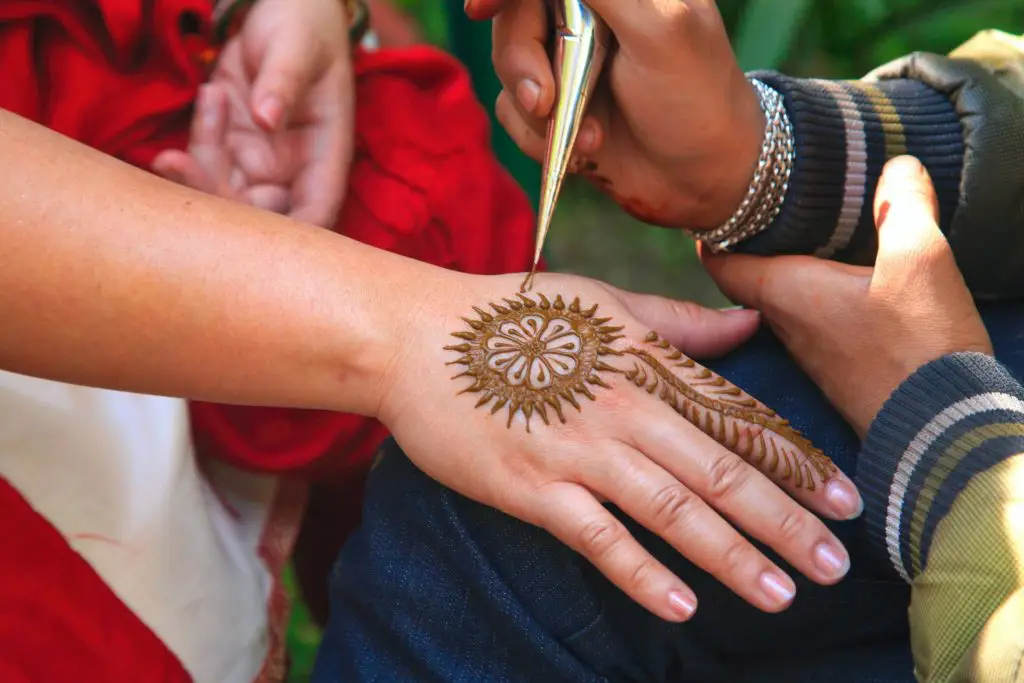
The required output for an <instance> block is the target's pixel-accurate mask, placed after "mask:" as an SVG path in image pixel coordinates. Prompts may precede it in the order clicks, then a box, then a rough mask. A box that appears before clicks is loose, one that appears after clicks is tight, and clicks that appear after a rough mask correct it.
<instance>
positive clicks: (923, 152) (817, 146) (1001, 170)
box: [738, 31, 1024, 298]
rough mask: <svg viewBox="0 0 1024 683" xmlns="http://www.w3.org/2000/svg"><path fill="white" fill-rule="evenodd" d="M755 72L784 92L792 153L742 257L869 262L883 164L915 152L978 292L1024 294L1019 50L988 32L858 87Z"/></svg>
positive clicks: (1023, 65) (1023, 49)
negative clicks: (786, 184) (765, 220)
mask: <svg viewBox="0 0 1024 683" xmlns="http://www.w3.org/2000/svg"><path fill="white" fill-rule="evenodd" d="M752 75H754V76H756V77H758V78H760V79H762V80H763V81H765V82H766V83H768V84H769V85H771V86H772V87H773V88H775V89H776V90H778V91H779V92H781V93H782V94H783V96H784V98H785V104H786V109H787V112H788V113H789V116H790V119H791V121H792V122H793V126H794V135H795V138H796V151H797V155H796V162H795V165H794V172H793V179H792V182H791V185H790V188H789V191H788V193H787V195H786V199H785V202H784V204H783V208H782V212H781V213H780V215H779V217H778V219H777V220H776V221H775V223H774V224H773V225H772V226H771V227H770V228H769V229H768V230H767V231H765V232H764V233H762V234H761V235H758V236H757V237H755V238H753V239H751V240H749V241H747V242H745V243H744V244H742V245H741V246H740V247H738V251H746V252H748V253H757V254H779V253H801V254H815V255H817V256H820V257H823V258H832V259H836V260H840V261H844V262H847V263H857V264H870V263H871V262H872V260H873V257H874V254H875V250H876V248H877V240H876V236H875V230H874V224H873V217H872V211H873V203H874V191H875V186H876V185H877V182H878V178H879V176H880V173H881V170H882V167H883V166H884V165H885V162H886V161H888V160H889V159H891V158H893V157H895V156H899V155H901V154H912V155H914V156H916V157H918V158H919V159H921V161H922V162H923V163H924V165H925V166H926V167H927V168H928V171H929V173H930V174H931V176H932V179H933V181H934V182H935V186H936V190H937V192H938V195H939V204H940V214H941V225H942V229H943V232H945V233H946V235H947V236H948V238H949V240H950V244H951V245H952V247H953V250H954V253H955V254H956V256H957V260H958V263H959V264H960V267H961V269H962V270H963V272H964V276H965V278H966V279H967V282H968V285H969V286H970V287H971V289H972V291H973V292H974V293H975V295H976V296H978V297H979V298H1007V297H1017V296H1024V41H1021V40H1020V39H1018V38H1016V37H1013V36H1009V35H1007V34H1004V33H1000V32H997V31H986V32H984V33H981V34H978V35H977V36H975V37H974V38H972V39H971V40H970V41H968V42H967V43H965V44H964V45H962V46H961V47H959V48H957V49H956V50H954V51H953V52H952V53H950V55H948V56H940V55H935V54H925V53H915V54H912V55H909V56H907V57H903V58H901V59H899V60H896V61H895V62H892V63H890V64H887V65H885V66H882V67H880V68H879V69H876V70H875V71H873V72H872V73H871V74H869V75H868V76H866V77H865V78H863V79H861V80H858V81H823V80H817V79H797V78H790V77H787V76H784V75H782V74H778V73H775V72H758V73H754V74H752Z"/></svg>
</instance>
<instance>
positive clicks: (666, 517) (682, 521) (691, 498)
mask: <svg viewBox="0 0 1024 683" xmlns="http://www.w3.org/2000/svg"><path fill="white" fill-rule="evenodd" d="M651 503H652V505H653V506H654V518H655V519H656V520H657V521H658V522H659V523H661V525H662V526H663V527H665V528H667V527H670V526H686V525H687V524H688V522H689V520H690V519H691V518H692V517H693V515H694V514H695V513H696V511H697V509H698V508H699V507H700V505H701V501H700V499H699V498H698V497H697V496H696V495H694V493H693V492H692V491H690V490H688V489H687V488H685V487H684V486H682V485H680V484H673V485H672V486H666V487H665V488H663V489H661V490H660V491H658V493H657V494H655V496H654V498H653V499H652V501H651Z"/></svg>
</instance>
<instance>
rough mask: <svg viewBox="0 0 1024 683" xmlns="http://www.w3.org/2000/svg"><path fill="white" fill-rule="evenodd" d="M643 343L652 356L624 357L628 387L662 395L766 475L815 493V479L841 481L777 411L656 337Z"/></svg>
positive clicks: (628, 352) (634, 351) (627, 353)
mask: <svg viewBox="0 0 1024 683" xmlns="http://www.w3.org/2000/svg"><path fill="white" fill-rule="evenodd" d="M644 343H645V344H647V345H649V346H650V347H651V348H652V350H653V351H649V350H647V349H640V348H635V347H629V348H627V349H625V350H624V351H621V352H620V353H621V355H622V356H623V357H630V358H632V359H633V360H634V364H633V367H632V368H631V369H630V370H627V371H626V372H625V378H626V380H627V381H629V382H632V383H633V384H634V385H635V386H637V387H639V388H641V389H644V390H646V391H647V393H649V394H651V395H654V394H657V395H658V398H659V399H661V400H662V401H664V402H665V403H667V404H668V405H669V406H670V407H671V408H672V409H673V410H675V411H676V412H677V413H678V414H679V415H681V416H682V417H684V418H686V419H687V420H688V421H689V422H690V423H692V424H693V425H695V426H696V427H697V428H698V429H700V430H701V431H703V432H704V433H705V434H707V435H708V436H710V437H711V438H713V439H714V440H715V441H717V442H718V443H720V444H722V445H723V446H725V447H726V448H728V449H729V450H731V451H733V452H734V453H736V454H737V455H739V456H741V457H742V458H744V459H746V460H747V461H748V462H750V463H751V464H752V465H755V466H756V467H758V468H759V469H761V470H762V471H764V472H767V473H769V474H778V475H779V477H780V478H781V479H782V480H784V481H789V480H790V479H792V480H793V484H794V485H795V486H796V487H797V488H807V489H809V490H811V491H814V490H815V488H816V483H815V476H814V475H817V478H818V479H819V480H821V481H822V482H827V481H828V480H829V479H831V478H832V477H833V476H835V475H836V473H837V469H836V466H835V463H833V462H832V460H831V459H830V458H829V457H828V456H827V455H825V454H824V453H822V452H821V450H820V449H818V448H816V447H815V446H814V445H813V444H811V442H810V441H809V440H808V439H807V438H806V437H805V436H804V435H803V434H801V433H800V432H798V431H797V430H796V429H794V428H793V427H792V426H791V425H790V424H789V421H788V420H785V419H783V418H782V417H780V416H779V415H778V413H776V412H775V411H774V410H772V409H771V408H769V407H768V406H766V405H765V404H763V403H761V402H760V401H758V400H757V399H755V398H754V397H753V396H751V395H750V394H748V393H746V392H745V391H743V390H742V389H740V388H739V387H738V386H736V385H735V384H732V383H731V382H729V381H728V380H726V379H725V378H724V377H722V376H720V375H717V374H715V373H714V372H712V371H711V370H709V369H707V368H705V367H703V366H701V365H699V364H697V363H696V362H695V361H693V360H692V359H690V358H688V357H687V356H686V355H684V354H683V353H682V352H681V351H679V350H678V349H676V348H673V347H672V345H671V344H669V343H668V342H667V341H666V340H664V339H662V338H661V337H660V336H658V334H657V333H655V332H651V333H650V334H648V335H647V338H646V339H645V340H644ZM656 354H657V355H656ZM659 356H660V357H659Z"/></svg>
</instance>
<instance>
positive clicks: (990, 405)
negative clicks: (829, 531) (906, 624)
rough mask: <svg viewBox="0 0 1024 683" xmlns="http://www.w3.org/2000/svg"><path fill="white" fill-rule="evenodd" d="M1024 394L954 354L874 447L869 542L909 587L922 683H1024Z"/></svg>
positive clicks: (974, 358)
mask: <svg viewBox="0 0 1024 683" xmlns="http://www.w3.org/2000/svg"><path fill="white" fill-rule="evenodd" d="M1021 453H1024V388H1022V387H1021V386H1020V385H1019V384H1018V383H1017V382H1016V380H1014V379H1013V378H1012V377H1010V375H1009V374H1008V373H1007V372H1006V371H1005V370H1003V369H1002V367H1001V366H1000V365H999V364H998V363H997V362H996V361H994V360H993V359H991V358H989V357H987V356H982V355H980V354H957V355H955V356H950V357H947V358H944V359H941V360H939V361H936V362H935V363H932V364H930V365H928V366H926V367H925V368H922V369H921V370H920V371H918V372H917V373H915V375H914V376H913V377H911V378H910V379H909V380H908V381H907V382H905V383H904V384H903V385H902V386H901V387H900V388H899V389H898V390H897V391H896V392H895V393H894V395H893V397H892V398H891V399H890V400H889V402H888V403H887V404H886V407H885V408H884V409H883V410H882V412H881V413H880V415H879V416H878V418H876V420H875V422H874V424H872V427H871V430H870V432H869V434H868V437H867V439H866V440H865V446H864V451H863V453H862V454H861V458H860V464H859V466H858V480H859V481H858V484H859V486H860V490H861V492H862V494H863V495H864V498H865V512H864V521H865V524H866V525H867V528H868V531H869V538H871V539H872V540H873V541H874V544H875V547H876V548H877V549H878V551H879V552H880V553H884V554H885V555H886V556H887V557H888V558H889V560H890V562H891V563H892V564H893V566H894V567H895V568H896V569H897V570H898V571H899V572H900V573H901V574H903V576H904V578H906V579H908V580H910V581H912V585H913V592H912V602H911V607H910V617H911V633H912V642H913V651H914V659H915V664H916V668H917V674H918V678H919V680H921V681H923V682H924V683H940V682H941V683H947V682H951V681H977V682H979V683H997V682H998V683H1003V682H1007V683H1009V682H1010V681H1015V680H1018V679H1017V678H1016V677H1015V674H1014V672H1015V671H1019V670H1020V666H1021V662H1022V657H1024V541H1022V539H1024V518H1022V517H1021V512H1020V511H1021V510H1022V509H1024V455H1021Z"/></svg>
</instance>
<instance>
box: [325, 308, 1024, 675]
mask: <svg viewBox="0 0 1024 683" xmlns="http://www.w3.org/2000/svg"><path fill="white" fill-rule="evenodd" d="M982 310H983V314H984V316H985V320H986V323H987V324H988V326H989V331H990V333H991V335H992V338H993V342H994V343H995V346H996V351H997V355H998V356H999V358H1000V360H1001V361H1003V363H1005V364H1006V365H1008V366H1009V367H1010V368H1011V369H1012V370H1013V371H1014V372H1015V373H1016V374H1017V376H1018V377H1021V376H1024V304H992V305H986V306H984V307H983V309H982ZM710 366H711V367H712V368H713V369H715V370H716V371H717V372H719V373H721V374H722V375H724V376H725V377H727V378H729V379H730V380H731V381H733V382H735V383H736V384H738V385H740V386H742V387H744V388H745V389H746V390H748V391H750V392H751V393H753V394H754V395H755V396H757V397H759V398H760V399H762V400H763V401H765V402H766V403H768V404H769V405H771V406H772V407H773V408H775V409H776V410H778V411H779V412H780V413H781V414H782V415H784V416H786V417H788V418H789V419H791V420H792V422H793V423H794V425H795V426H796V427H797V428H799V429H801V430H802V431H803V432H804V433H805V434H807V435H808V436H809V437H810V438H811V439H812V440H813V441H814V442H815V443H816V444H817V445H818V446H820V447H821V448H823V449H824V450H825V452H826V453H829V454H830V455H831V456H832V457H833V458H834V459H835V461H836V463H837V464H838V465H839V466H840V467H841V468H842V469H843V470H844V471H845V472H847V473H848V474H851V475H852V474H854V473H855V469H856V465H857V454H858V449H859V445H860V444H859V442H858V440H857V438H856V436H855V435H854V433H853V432H852V431H851V430H850V429H849V427H848V426H847V425H846V424H845V423H844V422H843V420H842V419H841V418H840V416H839V415H838V414H837V413H836V412H835V411H834V410H833V409H832V408H831V407H830V406H829V404H828V403H827V402H826V401H825V399H824V398H823V397H822V396H821V394H820V393H819V392H818V390H817V388H816V387H815V386H814V384H813V383H811V382H810V380H809V379H807V377H806V376H804V375H803V373H801V372H800V370H799V369H798V368H797V367H796V366H795V365H794V364H793V362H792V361H791V360H790V359H789V357H788V356H787V354H786V352H785V350H784V349H783V348H782V346H781V345H780V344H779V343H778V341H777V340H775V339H774V338H773V337H772V336H771V335H770V334H769V333H768V332H762V333H760V334H759V335H758V336H757V337H756V338H755V339H754V340H752V341H751V342H750V343H748V344H746V345H745V346H744V347H743V348H742V349H740V350H739V351H737V352H735V353H733V354H732V355H730V356H729V357H727V358H724V359H722V360H719V361H717V362H713V363H710ZM624 521H626V523H627V524H628V525H629V527H630V529H631V530H632V531H633V533H634V534H636V536H637V537H638V538H639V539H640V540H641V542H642V543H644V544H645V545H646V546H647V547H648V548H649V549H651V550H652V551H653V552H654V554H655V555H656V556H657V557H658V558H659V559H660V560H661V561H663V562H664V563H665V564H666V565H667V566H668V567H670V568H671V569H673V570H674V571H675V572H677V574H678V575H679V576H680V577H681V578H682V579H683V580H684V581H687V582H688V583H689V584H690V585H691V586H692V587H693V589H694V590H695V591H696V592H697V595H698V596H699V597H700V609H699V610H698V612H697V615H696V616H695V617H694V619H693V620H691V621H690V622H688V623H686V624H681V625H671V624H668V623H666V622H663V621H661V620H659V619H657V618H656V617H654V616H652V615H650V614H649V613H648V612H646V611H645V610H644V609H643V608H641V607H639V606H638V605H636V604H634V603H633V602H631V601H630V600H629V599H628V598H627V597H626V596H625V595H623V594H622V593H621V592H620V591H619V590H618V589H617V588H615V587H614V586H613V585H611V584H610V583H609V582H607V581H606V580H605V579H604V578H603V577H602V576H601V575H600V574H598V573H597V572H596V571H594V569H593V568H592V567H591V566H590V565H589V564H588V563H587V562H586V561H585V560H583V559H582V558H580V557H579V556H578V555H576V554H575V553H574V552H573V551H571V550H569V549H568V548H566V547H564V546H563V545H561V544H560V543H559V542H558V541H557V540H555V539H554V538H552V537H551V536H550V535H548V534H547V533H546V532H544V531H543V530H541V529H538V528H536V527H532V526H529V525H527V524H523V523H521V522H519V521H517V520H515V519H512V518H510V517H507V516H505V515H503V514H502V513H500V512H497V511H495V510H491V509H489V508H486V507H484V506H482V505H478V504H477V503H474V502H472V501H470V500H467V499H466V498H463V497H462V496H460V495H458V494H456V493H454V492H452V491H450V490H448V489H446V488H445V487H443V486H441V485H440V484H437V483H436V482H434V481H432V480H431V479H429V478H428V477H426V476H425V475H423V474H422V473H420V472H419V471H418V470H417V469H416V468H415V467H414V466H413V465H412V464H411V463H410V462H409V460H408V459H407V458H406V457H405V455H404V454H403V453H402V452H401V451H400V450H399V449H398V447H397V446H395V445H394V444H391V445H389V446H388V447H387V448H386V455H385V456H384V458H383V459H382V460H381V462H380V464H379V465H378V467H377V468H376V469H375V471H374V472H373V474H372V475H371V478H370V483H369V489H368V493H367V503H366V509H365V518H364V521H363V525H362V527H361V529H360V530H359V531H358V532H357V534H356V535H355V536H354V537H353V538H352V539H351V540H350V541H349V543H348V544H347V545H346V546H345V547H344V549H343V550H342V551H341V554H340V557H339V560H338V563H337V566H336V567H335V570H334V572H333V573H332V577H331V587H330V589H331V618H330V621H329V623H328V626H327V629H326V632H325V635H324V639H323V643H322V645H321V649H320V653H319V657H318V661H317V667H316V672H315V674H314V677H313V681H314V683H336V682H341V681H345V682H365V683H368V682H370V681H380V682H387V683H399V682H401V683H415V682H428V681H429V682H435V681H436V682H438V683H456V682H459V683H520V682H522V683H527V682H529V683H560V682H562V681H565V682H566V683H597V682H599V681H601V682H605V681H614V682H619V681H630V682H636V683H689V682H698V681H699V682H701V683H716V682H718V681H721V682H722V683H726V682H728V683H782V682H785V683H804V682H806V683H812V682H813V683H820V682H823V681H830V682H839V683H843V682H849V683H883V682H884V683H913V681H914V677H913V673H912V662H911V657H910V650H909V640H908V625H907V605H908V600H909V588H908V586H907V585H906V584H905V583H903V582H902V581H901V580H900V579H899V578H898V577H897V576H896V575H895V573H894V572H893V571H892V570H890V569H889V567H888V565H887V564H886V563H885V562H884V561H883V560H882V558H881V555H884V552H883V553H882V554H880V553H879V550H880V549H875V548H869V547H867V546H866V544H865V542H864V540H863V539H862V538H861V536H860V535H859V534H858V524H857V522H846V523H834V524H833V523H830V527H831V528H832V529H833V530H834V531H835V533H836V534H837V535H838V536H839V538H840V539H841V540H842V541H843V542H844V543H845V544H846V546H847V548H848V549H849V550H850V554H851V557H852V569H851V572H850V574H849V576H848V578H847V579H846V580H844V581H843V582H842V583H840V584H839V585H837V586H834V587H828V588H826V587H822V586H817V585H815V584H812V583H810V582H809V581H807V580H801V578H802V577H800V576H799V574H796V573H795V572H794V573H793V576H794V579H796V580H797V586H798V588H797V599H796V601H795V603H794V605H793V606H792V607H791V608H790V609H789V610H787V611H786V612H784V613H782V614H778V615H769V614H764V613H762V612H760V611H758V610H756V609H755V608H753V607H750V606H749V605H747V604H746V603H744V602H743V601H741V600H740V599H739V598H737V597H736V596H734V595H733V594H732V593H730V592H729V591H728V590H727V589H726V588H724V587H723V586H721V585H720V584H718V583H717V582H716V581H714V580H713V579H712V578H710V577H709V576H707V575H706V574H704V573H703V572H702V571H701V570H699V569H698V568H696V567H694V566H693V565H691V564H690V563H689V562H687V561H686V560H685V559H684V558H682V557H680V556H679V555H678V554H677V553H676V552H674V551H673V550H672V549H671V548H670V547H668V546H667V545H666V544H665V543H663V542H662V541H661V540H660V539H658V538H657V537H655V536H653V535H652V534H650V533H648V532H647V531H646V530H644V529H642V528H640V527H638V526H637V525H635V524H633V523H632V522H630V521H629V520H628V519H624ZM769 556H771V557H773V559H776V560H777V561H780V562H781V560H779V559H778V558H777V557H776V556H775V555H774V554H772V553H770V552H769ZM782 566H786V565H785V564H784V563H783V565H782Z"/></svg>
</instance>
